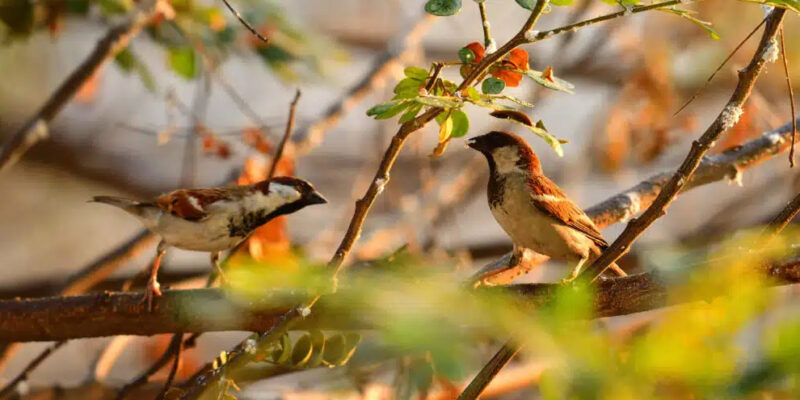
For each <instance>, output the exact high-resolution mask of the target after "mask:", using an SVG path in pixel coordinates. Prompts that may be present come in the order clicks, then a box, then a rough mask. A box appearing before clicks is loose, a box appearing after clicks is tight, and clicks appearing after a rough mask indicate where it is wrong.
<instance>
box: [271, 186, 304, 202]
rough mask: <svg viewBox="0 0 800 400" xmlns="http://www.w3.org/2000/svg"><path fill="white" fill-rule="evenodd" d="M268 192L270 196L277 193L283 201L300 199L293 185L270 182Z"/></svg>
mask: <svg viewBox="0 0 800 400" xmlns="http://www.w3.org/2000/svg"><path fill="white" fill-rule="evenodd" d="M269 192H270V196H272V195H273V194H274V195H278V197H279V198H280V199H281V200H283V202H284V203H291V202H293V201H297V200H300V193H298V192H297V190H296V189H295V188H294V186H288V185H284V184H281V183H274V182H273V183H270V185H269Z"/></svg>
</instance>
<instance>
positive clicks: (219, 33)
mask: <svg viewBox="0 0 800 400" xmlns="http://www.w3.org/2000/svg"><path fill="white" fill-rule="evenodd" d="M168 3H169V4H170V5H171V6H172V8H173V10H174V11H175V16H174V18H172V19H169V20H166V19H164V18H157V19H156V20H154V21H152V22H151V23H150V24H149V25H148V27H147V29H146V32H147V35H148V36H149V37H150V39H152V40H153V41H154V42H155V43H157V44H158V45H159V46H161V47H162V48H163V49H164V51H165V53H166V59H167V65H168V67H169V68H170V69H171V70H172V71H174V72H175V73H176V74H177V75H179V76H181V77H183V78H185V79H194V78H196V77H197V76H198V72H199V71H200V68H202V66H203V65H204V58H205V59H207V61H209V62H211V64H212V65H217V64H219V63H221V62H223V61H224V60H226V59H227V58H228V57H230V56H231V55H232V54H237V53H239V54H246V53H250V54H253V55H255V56H256V57H257V58H258V59H260V60H261V61H263V64H264V66H266V67H268V68H269V69H271V70H272V71H274V72H275V73H276V74H277V75H278V76H279V77H281V78H282V79H288V80H294V79H298V78H300V77H301V76H303V75H309V74H310V75H309V76H317V75H320V74H325V73H326V68H327V65H328V64H329V63H330V61H333V60H342V59H344V54H343V52H342V51H341V50H339V49H338V48H337V47H336V46H335V45H334V44H333V43H332V42H330V41H329V40H327V39H325V38H323V37H320V36H318V35H314V34H312V33H310V32H307V31H305V30H302V29H300V28H298V27H296V26H294V25H293V24H291V23H290V22H289V21H288V20H287V18H286V16H285V15H284V14H283V12H282V11H281V9H280V8H279V7H278V6H276V5H273V4H272V2H267V1H249V0H247V1H244V2H243V3H244V4H239V6H241V7H242V8H241V9H240V12H241V13H242V14H243V16H244V18H245V19H246V20H247V21H250V23H251V24H253V25H254V26H256V28H257V29H258V30H259V32H261V33H262V34H263V35H265V36H267V37H268V38H269V39H270V42H269V43H268V44H267V43H263V42H262V41H260V40H259V39H258V38H256V37H255V36H253V35H252V34H251V33H250V32H249V31H247V30H246V29H245V28H244V27H243V26H241V25H240V23H239V22H238V21H236V19H235V18H234V17H233V16H232V15H230V13H229V12H228V10H226V9H224V6H223V5H222V3H221V2H212V1H199V0H168ZM134 7H136V2H135V1H132V0H45V1H36V0H3V1H2V2H0V42H6V43H8V42H10V41H12V40H24V39H26V38H28V37H30V36H31V35H32V34H34V33H36V32H38V31H40V30H47V31H49V33H50V35H52V36H58V34H59V33H60V32H61V31H62V30H63V26H64V21H65V20H66V19H73V20H82V21H84V22H86V23H90V22H92V23H93V22H94V21H96V20H98V19H100V20H103V21H105V22H106V23H108V24H113V23H114V21H115V20H117V19H118V18H119V16H121V15H125V14H127V13H130V12H131V11H132V10H133V8H134ZM115 63H116V64H117V65H118V66H119V67H120V69H122V70H123V71H125V72H126V73H134V74H136V75H138V76H139V77H140V78H141V79H142V83H143V84H144V86H145V87H147V88H148V89H153V88H154V87H155V82H154V80H153V78H152V75H151V73H150V72H149V69H148V67H147V63H146V62H145V60H142V59H141V58H140V57H139V55H138V54H137V53H136V52H135V51H134V50H133V49H132V48H130V47H128V48H127V49H124V50H122V51H121V52H120V53H118V54H117V56H116V57H115ZM301 67H302V68H301Z"/></svg>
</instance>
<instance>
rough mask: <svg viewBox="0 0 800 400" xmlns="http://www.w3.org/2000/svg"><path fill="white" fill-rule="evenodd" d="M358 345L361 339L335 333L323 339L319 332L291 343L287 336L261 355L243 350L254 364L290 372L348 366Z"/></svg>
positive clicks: (305, 334)
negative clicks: (256, 361) (290, 368)
mask: <svg viewBox="0 0 800 400" xmlns="http://www.w3.org/2000/svg"><path fill="white" fill-rule="evenodd" d="M251 340H253V341H255V339H251ZM359 343H361V335H359V334H358V333H344V334H343V333H335V334H332V335H330V336H327V337H326V336H325V334H323V333H322V332H321V331H319V330H311V331H308V332H306V333H304V334H303V335H302V336H300V337H299V338H298V339H297V340H295V341H294V342H292V339H291V337H290V336H289V334H288V333H286V334H284V335H283V336H282V337H281V340H280V341H278V342H277V343H275V344H274V345H273V346H271V347H270V348H267V349H264V350H263V351H262V350H260V349H247V348H246V349H245V350H246V351H253V352H254V353H255V358H256V360H259V361H266V362H271V363H273V364H278V365H283V366H287V367H292V368H315V367H318V366H320V365H325V366H328V367H337V366H341V365H345V364H347V362H348V361H349V360H350V358H351V357H352V356H353V354H354V353H355V351H356V347H357V346H358V344H359Z"/></svg>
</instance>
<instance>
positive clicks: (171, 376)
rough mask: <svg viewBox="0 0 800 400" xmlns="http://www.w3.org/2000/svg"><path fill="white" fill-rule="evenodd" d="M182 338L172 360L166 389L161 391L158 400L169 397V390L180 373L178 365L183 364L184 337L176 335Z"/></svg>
mask: <svg viewBox="0 0 800 400" xmlns="http://www.w3.org/2000/svg"><path fill="white" fill-rule="evenodd" d="M176 336H180V337H181V341H180V344H178V348H177V349H176V350H175V356H174V358H173V360H172V368H171V369H170V370H169V375H168V376H167V381H166V382H164V388H163V389H161V392H160V393H159V394H158V397H156V400H164V397H165V396H166V395H167V392H168V391H169V388H170V387H171V386H172V382H173V381H175V375H176V374H177V373H178V365H180V363H181V353H182V352H183V343H184V342H183V335H176Z"/></svg>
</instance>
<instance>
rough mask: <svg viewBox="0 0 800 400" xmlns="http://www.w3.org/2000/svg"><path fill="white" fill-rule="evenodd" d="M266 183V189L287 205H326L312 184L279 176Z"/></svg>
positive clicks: (325, 201) (323, 198)
mask: <svg viewBox="0 0 800 400" xmlns="http://www.w3.org/2000/svg"><path fill="white" fill-rule="evenodd" d="M262 183H266V189H267V190H269V191H270V192H271V193H277V194H278V195H280V196H281V197H282V198H283V199H284V200H285V201H286V203H299V204H301V205H302V206H310V205H313V204H325V203H327V202H328V200H326V199H325V197H323V196H322V195H321V194H319V192H317V191H316V189H314V186H311V184H310V183H308V182H307V181H304V180H302V179H299V178H294V177H291V176H279V177H275V178H272V179H270V180H268V181H265V182H262Z"/></svg>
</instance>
